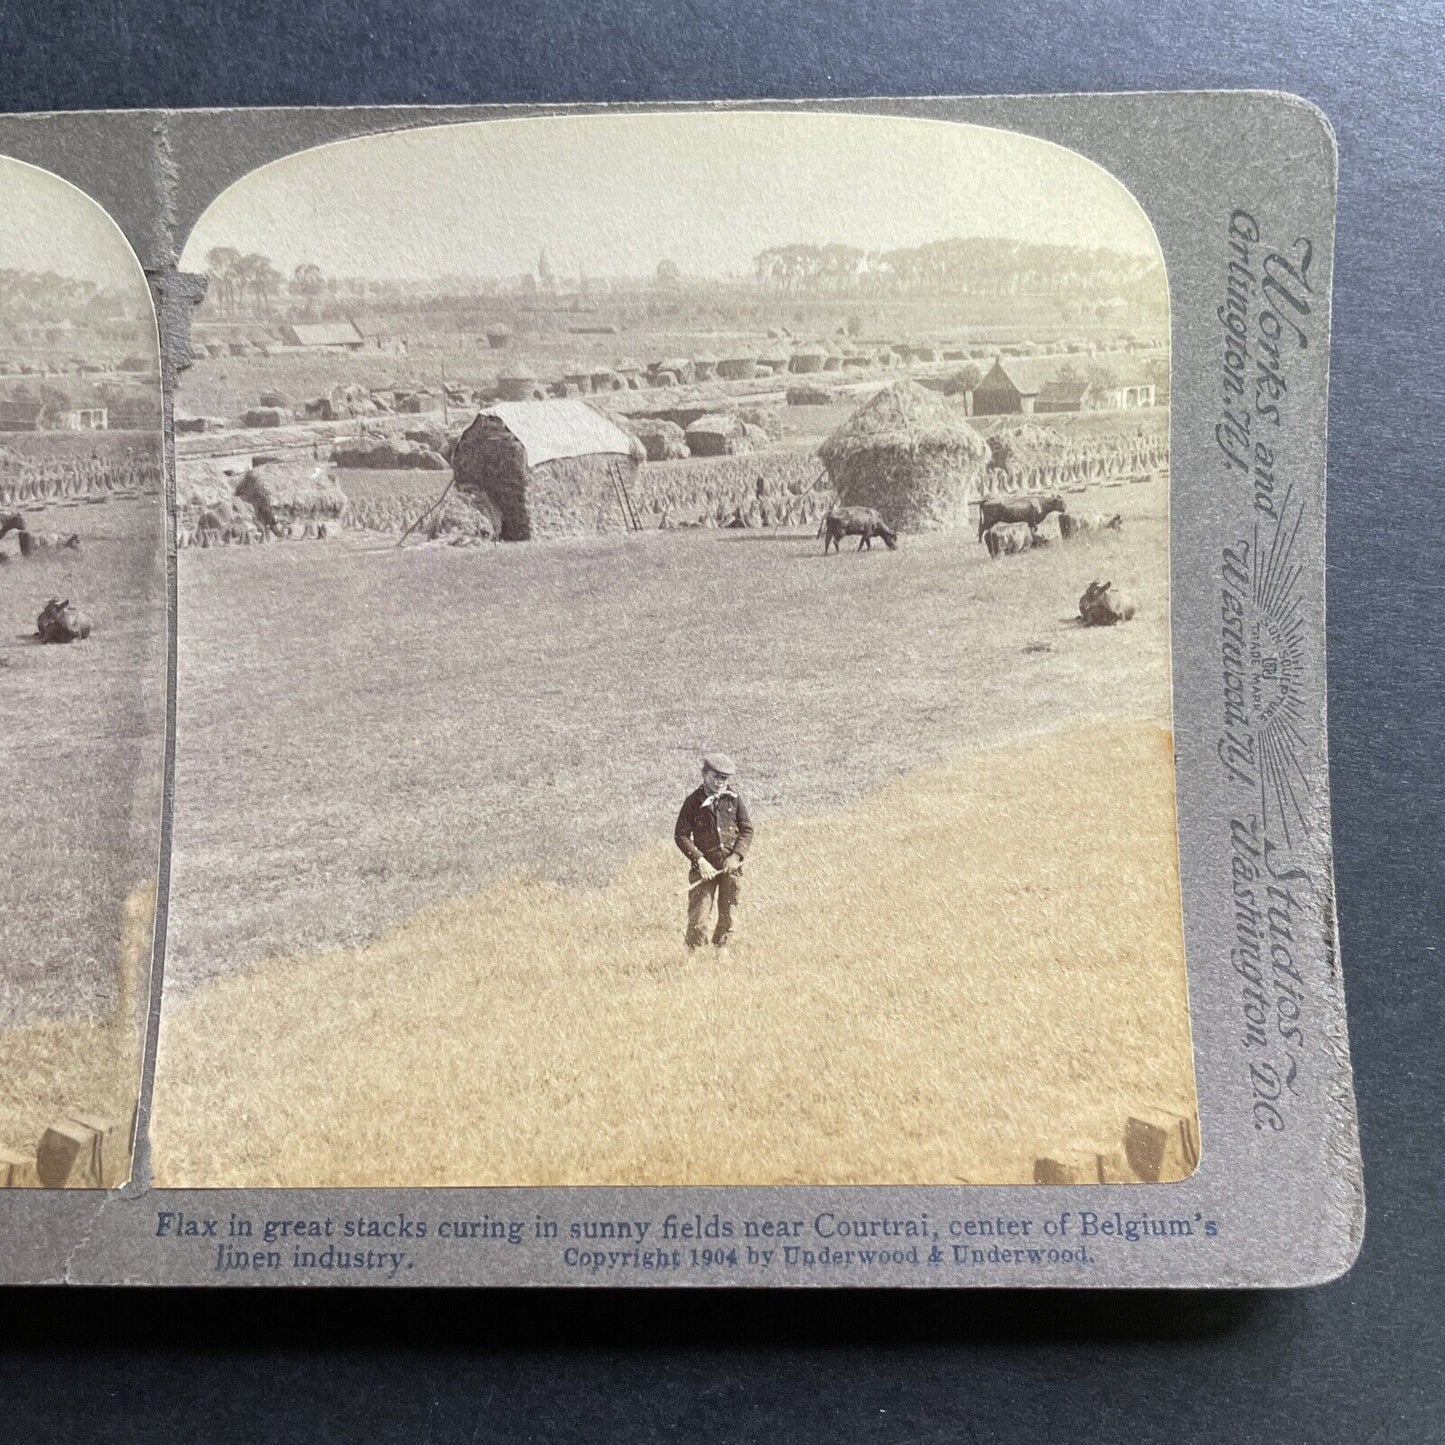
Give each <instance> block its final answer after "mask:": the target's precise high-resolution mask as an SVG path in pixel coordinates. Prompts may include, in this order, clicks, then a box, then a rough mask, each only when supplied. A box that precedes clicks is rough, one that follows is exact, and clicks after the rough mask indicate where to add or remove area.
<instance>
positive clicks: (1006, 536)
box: [983, 522, 1044, 561]
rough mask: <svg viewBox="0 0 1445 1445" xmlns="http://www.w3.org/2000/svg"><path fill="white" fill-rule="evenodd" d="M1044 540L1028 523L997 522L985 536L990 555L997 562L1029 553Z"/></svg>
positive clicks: (985, 543) (984, 539)
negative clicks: (1004, 558)
mask: <svg viewBox="0 0 1445 1445" xmlns="http://www.w3.org/2000/svg"><path fill="white" fill-rule="evenodd" d="M1043 540H1044V539H1043V538H1042V537H1040V536H1039V535H1038V533H1037V532H1034V531H1032V530H1030V528H1029V524H1028V523H1027V522H995V523H994V525H993V526H992V527H990V528H989V529H988V531H987V532H985V533H984V534H983V541H984V545H985V546H986V547H987V548H988V555H989V556H990V557H992V558H993V559H994V560H995V561H997V560H998V559H999V558H1000V557H1014V556H1017V555H1018V554H1019V553H1020V552H1029V551H1032V550H1033V548H1035V547H1038V546H1041V545H1042V544H1043Z"/></svg>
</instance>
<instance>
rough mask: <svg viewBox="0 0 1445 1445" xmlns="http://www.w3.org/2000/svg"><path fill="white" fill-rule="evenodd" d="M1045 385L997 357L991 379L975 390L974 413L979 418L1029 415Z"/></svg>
mask: <svg viewBox="0 0 1445 1445" xmlns="http://www.w3.org/2000/svg"><path fill="white" fill-rule="evenodd" d="M1042 390H1043V387H1042V384H1041V383H1040V382H1039V381H1038V380H1037V379H1036V378H1034V377H1033V376H1031V375H1030V374H1029V372H1028V369H1027V368H1025V367H1022V366H1020V365H1019V364H1018V363H1017V362H1015V361H1012V360H1010V362H1009V364H1008V365H1007V366H1005V365H1004V361H1003V358H1002V357H1001V356H1000V357H997V358H996V359H995V360H994V363H993V366H992V368H991V369H990V370H989V373H988V375H987V376H985V377H984V379H983V380H982V381H981V382H979V384H978V385H977V386H976V387H974V389H973V414H974V415H975V416H1009V415H1011V414H1013V413H1016V412H1023V413H1024V414H1026V415H1027V414H1028V413H1030V412H1032V411H1033V409H1034V403H1035V402H1036V401H1037V399H1038V395H1039V392H1040V391H1042Z"/></svg>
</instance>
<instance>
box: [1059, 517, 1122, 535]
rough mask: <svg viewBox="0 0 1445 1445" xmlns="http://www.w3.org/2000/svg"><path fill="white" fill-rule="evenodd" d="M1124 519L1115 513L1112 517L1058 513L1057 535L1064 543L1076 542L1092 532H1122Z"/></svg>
mask: <svg viewBox="0 0 1445 1445" xmlns="http://www.w3.org/2000/svg"><path fill="white" fill-rule="evenodd" d="M1123 530H1124V518H1123V515H1122V513H1119V512H1115V513H1114V515H1113V516H1112V517H1099V516H1093V517H1079V516H1076V515H1075V514H1074V513H1072V512H1060V513H1059V535H1060V536H1061V537H1062V538H1063V539H1064V541H1066V542H1076V541H1078V540H1079V539H1080V538H1081V537H1087V536H1089V535H1090V533H1093V532H1122V531H1123Z"/></svg>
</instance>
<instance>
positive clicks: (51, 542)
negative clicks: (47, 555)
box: [15, 527, 80, 557]
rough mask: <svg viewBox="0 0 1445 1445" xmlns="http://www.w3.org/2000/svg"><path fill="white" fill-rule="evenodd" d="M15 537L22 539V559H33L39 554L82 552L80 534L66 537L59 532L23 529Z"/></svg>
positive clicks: (76, 533) (75, 533)
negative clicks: (68, 551)
mask: <svg viewBox="0 0 1445 1445" xmlns="http://www.w3.org/2000/svg"><path fill="white" fill-rule="evenodd" d="M15 535H16V536H17V537H19V538H20V555H21V556H22V557H33V556H35V554H36V553H37V552H63V551H65V550H67V549H68V550H70V551H72V552H78V551H80V533H79V532H72V533H71V534H70V535H69V536H68V537H66V536H62V535H61V534H60V533H59V532H29V531H26V530H25V529H24V528H23V527H22V528H21V529H20V531H18V532H17V533H16V534H15Z"/></svg>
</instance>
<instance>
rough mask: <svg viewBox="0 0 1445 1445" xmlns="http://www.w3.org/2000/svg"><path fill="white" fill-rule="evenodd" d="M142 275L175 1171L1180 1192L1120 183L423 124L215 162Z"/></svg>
mask: <svg viewBox="0 0 1445 1445" xmlns="http://www.w3.org/2000/svg"><path fill="white" fill-rule="evenodd" d="M180 269H181V270H182V271H183V272H188V273H193V274H196V275H199V276H203V277H204V278H205V281H206V286H205V294H204V299H203V300H202V301H201V302H200V304H199V305H198V306H197V307H196V308H195V311H194V313H193V315H192V316H191V319H190V320H191V337H190V340H191V350H192V352H193V355H194V360H193V362H192V364H191V365H190V366H189V367H188V368H187V369H186V370H185V371H184V372H183V373H182V374H181V376H180V378H179V382H178V388H177V393H176V411H175V431H176V457H177V463H176V485H177V501H176V510H175V527H176V536H175V542H176V547H177V549H178V551H177V564H178V602H177V621H176V627H177V649H178V670H177V683H176V688H177V691H176V719H177V720H176V730H177V735H176V775H175V786H174V840H173V858H172V874H171V883H170V900H169V916H168V947H167V960H166V969H165V980H164V994H163V998H162V1001H161V1024H160V1040H159V1052H158V1055H157V1062H156V1078H155V1093H154V1101H153V1112H152V1120H151V1143H152V1149H153V1155H154V1159H153V1162H154V1170H155V1180H156V1183H157V1184H158V1185H161V1186H163V1187H222V1186H225V1187H267V1188H270V1187H298V1188H299V1187H309V1186H380V1185H388V1186H432V1185H451V1186H483V1185H496V1186H505V1185H712V1184H732V1185H787V1184H797V1185H807V1184H829V1185H838V1184H958V1183H969V1184H1018V1183H1039V1184H1041V1185H1043V1184H1050V1183H1080V1182H1099V1181H1105V1182H1120V1183H1125V1182H1130V1181H1133V1180H1139V1179H1148V1180H1150V1181H1151V1182H1161V1181H1163V1182H1167V1181H1169V1180H1174V1179H1180V1178H1184V1177H1186V1176H1187V1175H1188V1174H1189V1173H1190V1172H1191V1171H1192V1169H1193V1168H1194V1167H1195V1165H1196V1164H1197V1162H1198V1142H1197V1141H1198V1133H1197V1124H1196V1103H1195V1084H1194V1068H1193V1060H1192V1053H1191V1043H1190V1024H1189V1011H1188V993H1187V985H1186V972H1185V957H1184V942H1183V933H1182V919H1181V904H1180V876H1179V860H1178V842H1177V831H1176V813H1175V771H1174V757H1173V734H1172V713H1171V672H1170V570H1169V563H1170V559H1169V506H1170V469H1169V382H1170V341H1169V338H1170V330H1169V295H1168V286H1167V278H1166V276H1165V271H1164V265H1163V259H1162V255H1161V252H1160V248H1159V243H1158V240H1157V238H1156V236H1155V233H1154V230H1153V227H1152V225H1151V224H1150V221H1149V219H1148V217H1147V216H1146V215H1145V214H1144V212H1143V211H1142V210H1141V208H1140V207H1139V205H1138V204H1137V203H1136V202H1135V200H1134V199H1133V197H1132V196H1131V195H1130V194H1129V193H1128V191H1126V190H1125V188H1124V187H1123V186H1122V185H1121V184H1120V183H1119V182H1118V181H1117V180H1116V179H1114V178H1113V177H1112V176H1111V175H1109V174H1108V173H1107V172H1105V171H1104V170H1102V169H1100V168H1099V167H1098V166H1096V165H1095V164H1094V163H1093V162H1091V161H1089V160H1087V159H1085V158H1084V157H1082V156H1080V155H1078V154H1076V153H1074V152H1071V151H1069V150H1066V149H1063V148H1060V147H1058V146H1055V145H1052V144H1049V143H1046V142H1043V141H1040V140H1037V139H1035V138H1032V137H1030V136H1027V135H1023V134H1017V133H1012V132H1007V131H1001V130H995V129H989V128H984V127H978V126H971V125H964V124H958V123H952V122H938V121H925V120H913V119H903V118H897V117H885V116H875V115H865V114H847V115H845V114H829V113H803V112H797V111H776V112H770V111H753V112H725V111H705V112H702V111H700V112H692V113H686V112H674V113H667V114H642V113H627V114H594V115H584V114H574V115H566V116H550V117H541V118H529V119H515V120H499V121H487V122H474V123H457V124H447V125H428V126H424V127H420V128H416V129H409V130H401V131H395V132H390V133H385V134H380V135H373V136H368V137H364V138H361V139H354V140H347V141H342V142H338V143H335V144H331V145H326V146H322V147H318V148H316V149H312V150H308V151H303V152H299V153H296V154H293V155H290V156H288V157H286V158H284V159H282V160H279V161H276V162H273V163H271V164H268V165H265V166H263V167H261V168H260V169H258V170H255V171H253V172H251V173H250V174H248V175H246V176H244V177H243V178H241V179H240V180H238V181H236V182H235V183H234V184H233V185H231V186H230V188H229V189H227V190H226V191H224V192H223V193H222V194H220V195H219V196H218V197H217V198H216V199H215V200H214V201H213V202H212V204H211V205H210V207H209V209H207V210H206V211H205V213H204V214H203V215H202V217H201V218H200V220H199V221H198V223H197V224H196V226H195V227H194V229H193V231H192V232H191V234H190V236H189V238H188V239H187V240H186V242H185V246H184V253H183V256H182V259H181V263H180ZM47 525H49V524H48V523H47ZM53 529H54V530H59V526H58V524H57V525H56V526H55V527H54V528H53ZM6 570H7V571H13V570H14V569H13V568H11V569H6ZM4 583H5V576H4V574H0V587H3V586H4ZM42 590H44V589H42ZM42 600H43V599H42ZM98 636H99V634H97V638H98ZM96 640H97V639H91V640H90V641H89V642H88V643H87V644H85V645H86V646H89V647H91V648H92V649H93V648H94V645H95V641H96ZM0 676H3V674H0ZM33 721H34V720H33V718H32V725H33ZM52 741H53V738H52ZM1131 1119H1132V1120H1141V1119H1142V1120H1146V1121H1153V1122H1152V1124H1151V1127H1157V1130H1158V1137H1159V1138H1160V1139H1165V1138H1167V1139H1169V1140H1172V1141H1174V1142H1173V1143H1172V1144H1171V1145H1170V1146H1169V1147H1163V1146H1161V1147H1160V1148H1159V1149H1157V1150H1155V1151H1154V1152H1153V1153H1152V1154H1151V1153H1150V1151H1149V1150H1147V1149H1145V1150H1141V1151H1139V1152H1138V1154H1136V1153H1135V1152H1134V1151H1132V1150H1129V1149H1125V1148H1122V1147H1121V1144H1120V1140H1121V1139H1122V1138H1124V1137H1126V1133H1127V1130H1126V1124H1127V1122H1128V1121H1129V1120H1131ZM1146 1156H1148V1157H1146Z"/></svg>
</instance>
